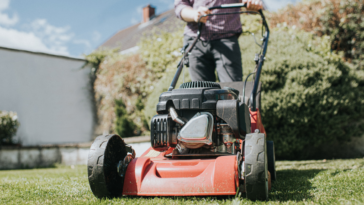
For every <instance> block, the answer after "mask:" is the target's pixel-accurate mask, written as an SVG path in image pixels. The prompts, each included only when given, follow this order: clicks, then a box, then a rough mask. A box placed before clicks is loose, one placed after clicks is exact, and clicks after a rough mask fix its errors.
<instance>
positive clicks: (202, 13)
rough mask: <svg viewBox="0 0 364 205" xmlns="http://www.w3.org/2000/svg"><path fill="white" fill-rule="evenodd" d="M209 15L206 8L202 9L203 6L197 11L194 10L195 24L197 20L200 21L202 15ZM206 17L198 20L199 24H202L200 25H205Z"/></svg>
mask: <svg viewBox="0 0 364 205" xmlns="http://www.w3.org/2000/svg"><path fill="white" fill-rule="evenodd" d="M210 13H211V11H210V10H209V9H208V8H207V7H204V6H200V7H199V8H198V9H197V10H196V12H195V16H194V18H193V19H194V20H195V22H198V20H199V19H200V17H201V16H203V15H207V14H210ZM207 18H208V17H207V16H205V17H202V18H201V20H200V22H202V23H206V21H207Z"/></svg>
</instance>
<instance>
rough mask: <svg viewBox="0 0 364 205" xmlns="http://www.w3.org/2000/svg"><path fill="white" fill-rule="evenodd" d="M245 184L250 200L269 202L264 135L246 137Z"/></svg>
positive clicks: (255, 134) (257, 134) (253, 134)
mask: <svg viewBox="0 0 364 205" xmlns="http://www.w3.org/2000/svg"><path fill="white" fill-rule="evenodd" d="M244 153H245V154H244V155H245V161H244V184H245V192H246V197H247V198H248V199H250V200H253V201H255V200H268V159H267V143H266V139H265V136H264V134H263V133H251V134H248V135H246V138H245V145H244Z"/></svg>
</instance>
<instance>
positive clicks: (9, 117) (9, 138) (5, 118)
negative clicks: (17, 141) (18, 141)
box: [0, 111, 19, 146]
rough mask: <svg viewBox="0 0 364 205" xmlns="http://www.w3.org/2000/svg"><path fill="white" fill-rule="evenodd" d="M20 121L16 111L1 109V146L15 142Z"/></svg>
mask: <svg viewBox="0 0 364 205" xmlns="http://www.w3.org/2000/svg"><path fill="white" fill-rule="evenodd" d="M18 127H19V122H18V117H17V114H16V113H15V112H6V111H0V146H1V145H6V144H7V145H8V144H13V143H14V141H13V136H14V135H15V134H16V131H17V130H18Z"/></svg>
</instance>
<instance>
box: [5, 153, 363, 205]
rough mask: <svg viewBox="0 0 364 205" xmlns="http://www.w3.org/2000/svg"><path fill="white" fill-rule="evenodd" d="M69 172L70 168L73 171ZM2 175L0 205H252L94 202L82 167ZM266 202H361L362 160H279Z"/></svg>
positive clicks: (229, 200)
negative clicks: (274, 180) (274, 179)
mask: <svg viewBox="0 0 364 205" xmlns="http://www.w3.org/2000/svg"><path fill="white" fill-rule="evenodd" d="M72 168H73V169H72ZM72 168H71V167H69V166H58V167H57V168H48V169H30V170H12V171H0V204H253V203H254V202H251V201H249V200H247V199H246V198H245V197H240V198H235V197H123V198H120V199H112V200H108V199H106V200H99V199H96V198H95V197H94V196H93V194H92V192H91V191H90V188H89V184H88V180H87V170H86V166H75V167H72ZM277 170H278V171H277V178H278V181H276V182H274V183H273V187H272V191H271V192H270V194H269V199H270V200H269V201H268V202H255V203H256V204H266V203H267V204H280V203H282V204H292V203H299V204H363V203H364V196H363V193H364V159H351V160H321V161H280V162H277Z"/></svg>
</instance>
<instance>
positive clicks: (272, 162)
mask: <svg viewBox="0 0 364 205" xmlns="http://www.w3.org/2000/svg"><path fill="white" fill-rule="evenodd" d="M267 155H268V171H269V173H270V176H271V179H272V180H273V181H274V180H276V179H277V174H276V155H275V152H274V143H273V141H267Z"/></svg>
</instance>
